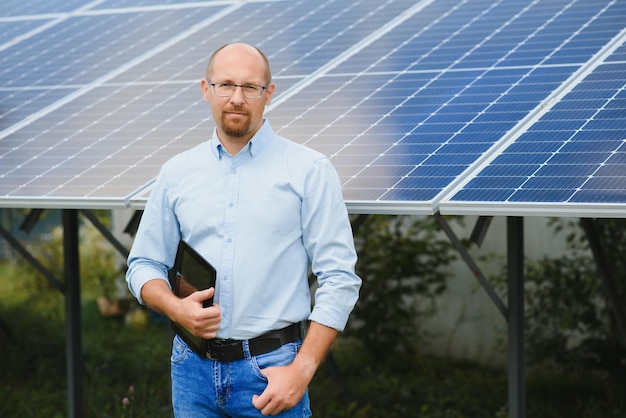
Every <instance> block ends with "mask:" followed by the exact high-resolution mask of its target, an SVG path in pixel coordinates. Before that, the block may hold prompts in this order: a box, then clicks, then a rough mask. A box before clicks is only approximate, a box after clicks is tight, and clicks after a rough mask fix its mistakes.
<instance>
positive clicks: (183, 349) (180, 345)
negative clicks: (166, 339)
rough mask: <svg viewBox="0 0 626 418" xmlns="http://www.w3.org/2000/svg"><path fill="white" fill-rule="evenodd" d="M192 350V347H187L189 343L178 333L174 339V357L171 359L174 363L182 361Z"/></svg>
mask: <svg viewBox="0 0 626 418" xmlns="http://www.w3.org/2000/svg"><path fill="white" fill-rule="evenodd" d="M190 352H191V349H190V348H189V347H187V344H186V343H185V342H184V341H183V340H182V339H181V338H180V337H179V336H178V335H176V336H175V337H174V341H173V342H172V357H171V359H170V360H171V362H172V364H179V363H182V362H183V361H184V360H185V359H186V358H187V356H188V355H189V353H190Z"/></svg>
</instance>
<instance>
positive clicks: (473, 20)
mask: <svg viewBox="0 0 626 418" xmlns="http://www.w3.org/2000/svg"><path fill="white" fill-rule="evenodd" d="M535 3H536V2H535ZM496 5H497V3H495V4H493V5H492V7H495V6H496ZM489 10H490V9H489V8H488V9H486V10H484V11H483V12H482V13H480V14H478V15H476V16H475V17H474V18H473V19H472V20H470V21H469V22H467V23H465V24H464V25H462V26H461V28H459V29H458V30H456V31H455V32H453V34H452V35H451V36H450V37H449V38H447V39H446V40H444V41H443V42H442V43H447V42H448V39H451V38H452V37H454V36H456V35H458V34H460V33H462V32H463V29H464V28H467V27H471V26H472V23H473V22H476V21H478V20H479V19H480V18H481V17H482V16H483V15H485V14H486V13H487V12H488V11H489ZM528 10H529V7H526V8H524V9H523V10H522V11H520V12H519V13H517V14H515V15H514V16H513V17H511V18H510V19H509V20H507V21H506V22H504V23H503V24H502V25H501V26H500V27H499V28H498V29H496V30H495V31H494V32H493V33H492V34H491V35H490V36H487V37H485V38H484V39H483V40H482V41H481V42H479V43H478V44H476V45H474V46H473V47H472V48H470V49H469V50H468V51H466V52H465V53H464V54H463V55H462V56H461V57H460V58H458V59H457V60H456V61H454V62H453V63H452V64H451V65H450V67H452V66H454V65H456V64H457V63H458V62H460V61H461V60H462V59H463V57H467V56H470V55H471V53H472V51H474V50H476V49H478V48H479V47H480V46H481V45H482V44H483V43H485V42H487V41H488V40H489V39H491V37H492V36H494V34H495V33H498V32H499V31H501V30H502V29H503V28H506V27H507V26H509V25H510V24H511V22H514V21H515V20H516V19H517V18H519V16H521V15H522V14H523V13H524V12H527V11H528ZM546 24H547V23H546ZM539 30H541V27H539V28H538V29H536V30H535V32H533V34H534V33H537V32H538V31H539ZM533 34H531V35H528V36H527V39H528V38H530V37H532V36H533ZM521 44H523V42H520V43H519V44H518V45H517V46H516V47H515V48H513V49H511V50H510V51H509V52H508V54H506V55H509V54H512V53H514V52H515V49H516V48H517V47H519V45H521ZM433 49H436V47H435V48H433ZM506 55H505V56H504V57H502V58H501V59H500V60H503V59H504V58H505V57H506ZM412 65H416V63H413V64H412ZM450 67H448V68H450ZM446 70H447V69H444V70H442V72H441V73H440V74H439V75H435V76H434V78H433V79H431V82H433V83H434V82H435V81H436V79H437V78H438V77H440V76H441V75H443V74H444V73H445V71H446ZM487 72H488V70H485V71H484V72H483V74H482V75H485V74H487ZM480 78H481V76H478V77H477V78H476V80H479V79H480ZM476 80H474V82H475V81H476ZM474 82H470V83H469V84H467V85H466V86H465V87H464V88H463V89H462V90H461V91H460V92H458V93H457V94H456V95H462V94H463V92H464V91H466V90H468V89H469V88H470V87H471V86H472V85H473V83H474ZM424 88H428V84H427V85H426V86H425V87H424ZM416 93H417V92H416ZM416 93H413V95H412V96H415V95H416ZM503 94H506V91H505V92H504V93H503ZM410 97H411V96H410ZM410 97H409V98H410ZM446 104H447V102H446V103H444V104H443V105H442V107H444V106H445V105H446ZM399 106H401V104H400V105H399ZM488 108H489V106H488V107H487V109H486V110H488ZM435 113H436V112H435ZM433 114H434V113H433ZM433 114H431V115H429V116H427V117H426V118H425V119H424V120H423V121H422V122H421V123H420V125H421V124H422V123H428V122H429V121H430V120H431V119H432V118H433ZM478 116H479V115H477V116H476V117H474V118H473V119H472V120H470V121H469V122H468V123H467V124H466V126H469V125H471V123H472V122H473V121H474V120H475V119H476V118H478ZM430 125H431V126H433V125H432V124H430ZM437 130H439V129H437V128H436V127H435V129H434V131H437ZM460 131H462V129H459V130H457V132H460ZM409 134H410V132H409ZM454 136H455V135H452V136H451V138H450V139H449V140H447V141H444V142H442V144H441V146H440V147H439V149H438V150H436V151H435V152H433V153H432V154H431V155H432V156H437V155H438V151H439V150H441V149H443V148H444V147H445V146H446V145H448V144H449V143H450V141H451V140H452V139H453V138H454ZM439 154H440V152H439ZM429 158H434V157H431V156H428V157H426V158H425V159H424V160H423V161H422V162H421V163H419V164H417V165H416V167H415V169H417V168H419V167H420V166H422V164H423V163H424V162H425V161H428V159H429ZM448 158H449V157H448ZM375 161H376V160H374V162H375ZM412 171H413V170H411V171H410V172H409V173H407V174H406V175H404V176H402V177H400V178H399V180H398V181H397V182H396V184H395V185H393V186H392V187H390V190H393V188H394V187H396V186H398V185H399V184H400V183H401V182H403V181H404V180H405V179H406V178H408V177H409V176H410V175H411V172H412ZM355 177H356V176H355ZM349 181H350V180H348V182H347V184H349ZM454 186H455V182H454V181H453V182H452V183H450V184H449V186H448V188H451V187H454ZM445 192H446V189H445V188H444V189H443V190H441V191H439V193H438V195H437V196H442V195H444V194H445ZM437 196H435V197H434V198H433V199H432V201H433V209H432V213H434V212H435V211H436V200H437ZM381 197H384V194H383V196H381Z"/></svg>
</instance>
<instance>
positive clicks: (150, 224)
mask: <svg viewBox="0 0 626 418" xmlns="http://www.w3.org/2000/svg"><path fill="white" fill-rule="evenodd" d="M179 240H180V232H179V227H178V221H177V218H176V215H175V213H174V210H173V207H172V205H171V204H170V202H169V199H168V187H167V168H166V167H165V166H164V167H163V168H162V169H161V172H160V173H159V176H158V177H157V180H156V182H155V186H154V188H153V189H152V191H151V193H150V198H149V199H148V202H147V204H146V208H145V210H144V212H143V215H142V217H141V222H140V223H139V229H138V230H137V234H136V236H135V240H134V242H133V245H132V248H131V250H130V254H129V256H128V270H127V273H126V281H127V283H128V288H129V290H130V292H131V293H132V294H133V296H135V297H136V298H137V300H138V301H139V303H141V304H144V303H145V302H144V301H143V299H142V298H141V288H142V287H143V285H144V284H146V282H148V281H150V280H153V279H161V280H164V281H165V282H167V283H168V285H169V280H168V277H167V272H168V270H169V269H170V268H171V267H172V266H173V264H174V259H175V257H176V251H177V248H178V242H179Z"/></svg>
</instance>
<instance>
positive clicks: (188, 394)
mask: <svg viewBox="0 0 626 418" xmlns="http://www.w3.org/2000/svg"><path fill="white" fill-rule="evenodd" d="M301 345H302V341H296V342H293V343H290V344H285V345H283V346H282V347H280V348H278V349H276V350H274V351H272V352H270V353H267V354H262V355H259V356H251V355H250V351H249V349H248V344H247V341H246V342H244V350H243V351H244V354H245V358H244V359H243V360H236V361H231V362H220V361H213V360H210V359H207V358H203V357H200V356H198V355H197V354H196V353H195V352H193V351H192V350H191V349H190V348H189V347H188V346H187V344H185V342H184V341H183V340H181V339H180V337H179V336H176V337H175V338H174V343H173V345H172V359H171V360H172V405H173V407H174V416H175V417H176V418H209V417H211V418H212V417H216V418H217V417H223V418H244V417H245V418H247V417H263V414H261V411H260V410H258V409H256V408H255V407H254V405H252V395H255V394H256V395H260V394H261V393H262V392H263V390H265V387H266V386H267V379H266V378H265V376H263V374H262V373H261V369H264V368H266V367H270V366H285V365H288V364H291V362H292V361H293V359H294V358H295V356H296V354H297V352H298V350H299V349H300V346H301ZM276 416H277V417H281V418H296V417H297V418H303V417H310V416H311V410H310V406H309V395H308V391H307V392H306V393H305V394H304V397H303V398H302V399H301V400H300V402H299V403H298V404H297V405H296V406H295V407H293V408H292V409H290V410H288V411H283V412H281V413H280V414H278V415H276Z"/></svg>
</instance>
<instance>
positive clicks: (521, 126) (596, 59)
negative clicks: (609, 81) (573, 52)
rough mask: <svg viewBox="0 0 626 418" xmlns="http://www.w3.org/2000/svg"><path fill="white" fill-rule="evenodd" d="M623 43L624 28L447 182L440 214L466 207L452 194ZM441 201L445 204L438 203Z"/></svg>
mask: <svg viewBox="0 0 626 418" xmlns="http://www.w3.org/2000/svg"><path fill="white" fill-rule="evenodd" d="M624 42H626V28H624V29H623V30H622V31H621V32H620V33H619V34H618V35H616V36H615V37H613V38H612V39H611V41H610V42H608V43H607V44H606V45H605V46H604V47H603V48H601V49H600V50H599V51H598V52H597V53H596V54H594V55H593V56H592V57H591V59H589V60H588V61H587V62H586V63H585V64H584V65H582V66H581V67H580V68H579V69H578V70H577V71H576V72H574V73H573V74H572V75H571V76H570V77H569V78H568V79H567V80H566V81H565V82H564V83H563V84H562V85H561V86H560V87H559V88H558V89H556V90H555V91H554V92H552V94H551V95H550V96H549V97H547V98H546V100H545V101H544V102H543V103H542V104H541V105H540V106H538V107H536V108H535V109H534V110H533V111H531V112H530V113H529V114H528V116H527V117H525V118H524V119H522V120H520V122H519V123H518V124H517V125H516V126H515V128H513V129H512V130H511V131H509V133H508V134H507V135H505V136H504V137H503V138H502V140H501V141H500V142H498V143H496V144H495V145H494V148H493V149H492V152H490V153H489V154H486V155H484V156H483V158H479V159H477V160H476V162H475V163H474V164H473V165H472V166H471V167H469V168H468V169H467V171H466V172H465V173H463V175H462V176H459V181H457V183H456V184H452V185H451V190H448V191H447V193H446V194H445V196H443V197H442V199H441V201H440V203H439V206H440V207H441V206H444V207H445V208H440V211H441V213H442V214H453V213H451V212H450V211H453V210H454V208H455V207H456V208H461V207H463V208H464V209H463V211H464V212H465V211H466V210H467V206H468V204H462V203H458V204H457V203H455V202H454V200H453V199H454V195H456V194H457V193H458V192H459V191H460V190H461V189H462V188H463V187H464V186H465V185H467V184H468V183H469V182H471V181H472V180H473V179H474V178H475V177H476V176H477V175H478V174H479V173H480V172H481V171H483V170H484V169H485V168H486V167H487V166H488V165H489V164H490V163H491V162H493V160H495V159H496V158H497V157H498V156H500V155H501V152H502V151H503V150H504V149H506V148H507V147H509V146H511V145H512V144H514V143H515V141H516V140H517V139H518V138H519V137H520V136H521V135H523V134H524V133H525V132H527V131H528V129H530V128H531V127H532V126H533V125H534V124H535V123H536V122H538V121H539V119H540V118H541V117H542V116H544V115H546V114H548V113H549V112H550V110H551V109H552V108H553V107H554V106H555V105H556V104H558V103H559V102H560V101H561V100H562V99H563V98H564V97H565V96H566V95H567V94H569V93H570V92H571V91H572V90H573V89H574V88H575V87H576V86H577V85H579V84H580V83H581V82H582V81H583V80H584V79H585V78H586V77H588V76H589V75H590V74H591V73H592V72H593V71H594V70H595V69H596V68H598V67H599V66H600V65H602V64H603V63H604V62H605V60H606V59H608V57H609V56H610V55H611V54H612V53H614V52H615V51H616V50H617V49H618V48H619V47H620V46H621V45H622V44H624ZM596 113H597V112H596ZM441 202H445V203H443V204H442V203H441ZM481 210H483V209H481Z"/></svg>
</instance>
